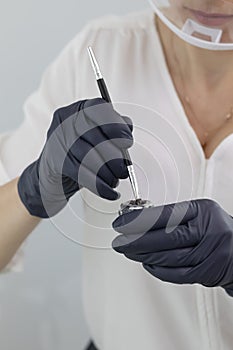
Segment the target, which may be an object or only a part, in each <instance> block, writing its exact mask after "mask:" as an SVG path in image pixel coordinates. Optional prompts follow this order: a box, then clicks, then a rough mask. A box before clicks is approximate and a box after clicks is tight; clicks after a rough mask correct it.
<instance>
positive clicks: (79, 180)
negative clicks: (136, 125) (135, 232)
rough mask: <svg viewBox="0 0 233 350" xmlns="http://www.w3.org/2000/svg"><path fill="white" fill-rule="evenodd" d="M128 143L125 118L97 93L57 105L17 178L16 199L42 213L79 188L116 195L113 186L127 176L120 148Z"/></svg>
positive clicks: (107, 196)
mask: <svg viewBox="0 0 233 350" xmlns="http://www.w3.org/2000/svg"><path fill="white" fill-rule="evenodd" d="M132 144H133V137H132V122H131V120H130V119H129V118H128V117H123V116H121V115H120V114H119V113H117V112H116V111H115V110H114V109H113V107H112V105H111V104H110V103H106V102H105V101H104V100H103V99H101V98H97V99H92V100H83V101H79V102H76V103H74V104H72V105H70V106H67V107H63V108H60V109H58V110H57V111H56V112H55V113H54V116H53V120H52V123H51V125H50V128H49V130H48V133H47V141H46V143H45V146H44V148H43V151H42V153H41V155H40V157H39V158H38V160H36V161H35V162H34V163H32V164H31V165H29V166H28V167H27V168H26V169H25V170H24V172H23V173H22V175H21V176H20V178H19V181H18V192H19V196H20V199H21V201H22V202H23V204H24V205H25V207H26V208H27V210H28V212H29V213H30V214H31V215H33V216H37V217H40V218H48V217H51V216H53V215H55V214H57V213H58V212H59V211H60V210H61V209H62V208H64V206H65V205H66V204H67V201H68V200H69V198H70V197H71V196H73V195H74V194H75V193H76V192H77V191H79V190H80V189H81V188H82V187H85V188H87V189H89V190H90V191H91V192H93V193H95V194H96V195H98V196H99V197H102V198H105V199H109V200H116V199H118V198H119V197H120V194H119V193H118V192H116V191H115V190H114V188H115V187H117V185H118V183H119V179H125V178H127V177H128V171H127V167H126V164H125V160H124V157H123V154H122V151H123V150H126V149H127V148H129V147H131V146H132Z"/></svg>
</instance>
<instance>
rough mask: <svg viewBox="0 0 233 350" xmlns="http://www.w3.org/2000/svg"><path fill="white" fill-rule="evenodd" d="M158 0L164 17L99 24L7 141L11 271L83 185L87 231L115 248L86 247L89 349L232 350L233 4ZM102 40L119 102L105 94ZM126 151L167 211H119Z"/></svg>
mask: <svg viewBox="0 0 233 350" xmlns="http://www.w3.org/2000/svg"><path fill="white" fill-rule="evenodd" d="M150 2H151V4H152V6H153V9H154V11H153V12H152V11H148V10H146V11H143V12H140V13H133V14H129V15H125V16H122V17H117V16H107V17H105V18H101V19H98V20H95V21H93V22H91V23H89V24H88V25H87V26H86V27H85V28H84V29H83V31H81V32H80V33H79V34H78V35H77V37H76V38H75V39H74V40H73V41H72V42H71V43H70V44H69V45H68V46H67V47H66V48H65V50H64V51H63V53H62V54H61V55H60V56H59V58H58V59H57V60H56V61H55V62H54V63H53V64H52V65H51V66H50V67H49V68H48V70H47V71H46V73H45V75H44V76H43V79H42V83H41V86H40V88H39V90H38V91H37V92H36V93H34V94H33V95H32V96H31V97H30V98H29V100H28V101H27V103H26V105H25V114H26V119H25V121H24V123H23V125H22V126H21V127H20V128H19V129H18V130H16V131H15V132H13V133H10V134H8V135H4V136H3V137H2V140H1V166H0V170H1V179H2V183H3V186H2V187H1V189H0V191H1V192H0V194H1V196H0V203H1V204H0V205H1V208H2V210H1V211H0V213H1V214H0V215H1V222H2V234H1V244H0V252H1V254H0V256H1V262H0V263H1V265H0V266H1V268H3V267H5V266H6V264H7V263H8V262H9V261H10V259H11V258H12V257H13V255H14V254H15V253H16V251H17V249H18V248H19V246H20V245H21V243H22V242H23V241H24V240H25V238H26V237H27V235H28V234H29V233H30V232H31V231H32V229H33V227H35V225H37V223H38V221H39V220H40V219H39V218H45V217H53V216H54V215H56V214H58V213H60V212H61V210H62V209H63V208H65V207H67V206H66V203H67V201H69V199H70V198H71V197H72V196H73V195H74V194H75V193H76V192H80V190H81V191H82V198H83V205H84V208H85V220H86V221H85V222H86V224H85V227H84V233H85V235H84V236H85V240H87V241H89V242H93V240H94V241H95V242H98V245H99V247H102V248H106V246H107V245H108V244H107V243H106V242H109V241H112V240H113V243H112V244H113V248H114V249H93V246H92V247H90V246H89V247H88V245H86V246H85V248H84V258H83V263H84V273H83V290H84V293H83V295H84V306H85V311H86V317H87V322H88V324H89V329H90V333H91V336H92V339H93V342H94V343H93V344H92V345H90V349H94V348H95V347H97V348H98V349H99V350H109V349H111V350H119V349H122V350H126V349H127V350H128V349H132V350H133V349H134V350H137V349H138V350H139V349H142V348H143V349H147V350H152V349H155V348H156V349H160V350H167V349H171V348H172V349H187V348H188V349H190V350H196V349H197V348H202V349H226V350H228V349H231V347H232V340H233V338H232V332H231V329H232V325H233V312H232V311H233V303H232V300H233V299H232V296H233V292H232V291H233V248H232V247H233V245H232V238H233V224H232V217H231V215H232V214H233V203H232V194H231V193H232V189H233V180H232V176H231V173H232V170H233V155H232V151H231V150H232V146H233V137H232V134H233V107H232V94H231V91H232V81H233V80H232V76H233V70H232V63H233V51H232V50H233V42H232V31H233V25H232V19H233V2H232V1H231V0H226V1H225V0H210V1H209V0H204V1H203V0H202V1H197V0H195V1H194V0H172V1H157V0H153V1H152V0H151V1H150ZM89 45H91V46H92V47H93V48H94V51H95V53H96V55H97V56H98V57H100V59H101V65H102V66H103V67H104V74H105V78H106V81H107V82H108V86H109V91H111V94H112V96H114V101H116V102H118V103H116V104H114V107H115V108H113V106H112V105H111V104H110V105H109V104H107V103H105V102H104V101H103V100H101V99H95V97H96V96H97V93H98V90H97V89H96V85H95V82H94V81H93V76H92V73H93V72H92V70H91V67H90V65H89V62H88V59H87V58H86V48H87V46H89ZM87 97H88V100H87ZM75 101H78V102H75ZM64 106H67V107H64ZM61 107H63V108H61ZM55 110H56V112H55V113H54V116H53V112H54V111H55ZM116 110H117V112H116ZM128 112H130V113H128ZM126 115H127V116H129V117H130V118H131V119H129V118H127V117H126ZM52 116H53V117H52ZM66 122H67V123H66ZM113 126H114V127H113ZM47 130H48V133H47V137H46V138H45V135H46V131H47ZM133 130H134V131H133ZM83 131H84V132H83ZM132 131H133V132H134V145H133V147H132V144H133V139H132ZM70 133H71V134H70ZM70 135H71V136H70ZM68 136H69V137H70V138H71V139H69V137H68ZM102 143H103V145H107V147H101V144H102ZM28 145H30V147H28ZM99 147H100V148H99ZM123 149H130V152H131V153H132V158H133V160H134V162H135V164H136V165H137V173H138V177H139V180H140V181H139V183H140V186H141V188H140V190H141V193H142V196H143V197H147V195H149V197H150V199H151V200H152V201H153V203H154V207H151V208H145V209H143V210H139V211H133V212H130V213H123V214H122V215H120V216H118V214H117V212H118V208H119V204H120V201H122V200H124V199H127V198H128V196H129V191H128V186H127V185H128V182H126V181H121V179H125V178H126V177H127V173H126V168H125V165H124V159H123V156H122V153H121V151H122V150H123ZM16 150H17V151H18V152H19V153H20V154H19V157H17V158H16V157H15V151H16ZM60 160H62V162H60ZM95 162H96V163H95ZM83 163H84V164H83ZM26 166H27V167H26ZM91 166H92V168H91V171H92V173H93V174H94V177H93V176H91V173H90V171H89V170H90V169H89V167H91ZM25 168H26V169H25ZM75 169H76V170H77V171H76V172H75ZM79 169H80V177H79V174H77V173H78V172H79V171H78V170H79ZM15 177H19V178H16V179H14V178H15ZM10 179H13V180H12V181H11V182H8V183H6V182H7V180H8V181H9V180H10ZM119 179H120V184H119V181H118V180H119ZM145 180H146V181H145ZM4 183H6V184H5V185H4ZM118 184H119V187H118V191H119V192H118V193H117V191H116V190H115V188H116V187H117V186H118ZM147 184H148V187H147ZM119 193H121V195H122V198H121V199H119ZM109 200H110V201H109ZM12 212H13V213H14V215H13V217H14V219H13V220H12ZM112 226H113V227H112ZM115 231H117V233H120V235H119V236H117V237H116V232H115ZM96 244H97V243H96ZM118 253H123V254H118ZM124 255H125V256H124ZM148 272H149V273H148ZM207 287H208V288H207ZM94 344H95V345H94Z"/></svg>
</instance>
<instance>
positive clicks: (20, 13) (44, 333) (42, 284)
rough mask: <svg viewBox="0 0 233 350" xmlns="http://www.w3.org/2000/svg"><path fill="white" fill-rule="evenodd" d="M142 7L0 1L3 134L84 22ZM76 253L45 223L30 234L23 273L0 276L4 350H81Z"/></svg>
mask: <svg viewBox="0 0 233 350" xmlns="http://www.w3.org/2000/svg"><path fill="white" fill-rule="evenodd" d="M146 6H147V3H146V0H117V1H116V0H115V1H110V0H98V1H94V0H83V1H77V0H76V1H75V0H66V1H62V0H61V1H55V0H40V1H39V0H38V1H35V0H20V1H11V0H9V1H4V2H3V0H1V11H0V44H1V45H0V50H1V51H0V52H1V64H0V92H1V95H0V96H1V98H0V111H1V112H0V113H1V117H0V130H1V132H4V131H6V130H9V129H14V128H16V127H17V126H18V125H19V124H20V123H21V122H22V119H23V112H22V104H23V102H24V100H25V99H26V97H27V96H28V95H29V94H30V93H31V92H32V91H33V90H35V89H36V88H37V86H38V84H39V81H40V77H41V74H42V72H43V70H44V69H45V68H46V66H47V65H48V64H49V63H50V62H51V61H52V60H53V59H54V58H55V57H56V55H57V54H58V53H59V52H60V50H61V49H62V48H63V47H64V45H65V44H66V43H67V42H68V41H69V40H71V39H72V38H73V37H74V36H75V34H76V33H77V32H78V31H79V30H80V29H81V28H82V27H83V25H84V24H85V23H86V22H87V21H88V20H90V19H92V18H95V17H99V16H101V15H105V14H108V13H117V14H124V13H127V12H130V11H137V10H139V9H143V8H145V7H146ZM29 146H30V145H29ZM16 156H18V155H17V150H16ZM77 229H78V228H77ZM81 252H82V250H81V247H79V246H78V245H75V244H74V243H72V242H70V241H68V240H67V239H65V238H64V237H63V236H62V235H61V234H59V232H58V231H57V230H56V228H55V227H54V226H53V225H52V224H51V223H50V222H48V221H47V222H43V223H42V224H41V225H40V226H39V227H38V228H37V229H36V230H35V231H34V232H33V234H32V235H31V236H30V238H29V239H28V242H27V245H26V248H25V267H24V272H23V273H19V274H5V275H0V349H1V350H32V349H33V350H66V349H67V350H82V349H83V348H84V346H85V345H86V342H87V341H88V339H89V334H88V328H87V326H86V324H85V319H84V315H83V309H82V300H81ZM109 350H110V349H109Z"/></svg>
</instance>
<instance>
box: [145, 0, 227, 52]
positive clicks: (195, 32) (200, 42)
mask: <svg viewBox="0 0 233 350" xmlns="http://www.w3.org/2000/svg"><path fill="white" fill-rule="evenodd" d="M148 1H149V3H150V4H151V6H152V8H153V10H154V11H155V13H156V14H157V15H158V17H159V18H160V20H161V21H162V22H163V23H164V24H165V25H167V26H168V27H169V28H170V30H172V31H173V32H174V33H175V34H176V35H178V36H179V37H180V38H181V39H183V40H185V41H186V42H188V43H189V44H191V45H194V46H197V47H200V48H204V49H208V50H233V0H148Z"/></svg>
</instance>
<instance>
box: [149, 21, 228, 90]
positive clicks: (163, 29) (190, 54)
mask: <svg viewBox="0 0 233 350" xmlns="http://www.w3.org/2000/svg"><path fill="white" fill-rule="evenodd" d="M156 23H157V30H158V32H159V35H160V39H161V43H162V46H163V49H164V53H165V56H166V60H167V62H168V65H169V68H171V69H172V71H173V73H174V74H179V73H180V72H182V76H183V77H185V80H186V82H188V83H189V84H190V85H191V86H193V87H195V86H196V87H197V88H200V87H203V88H204V89H211V90H213V89H215V88H216V89H219V88H221V87H222V86H225V88H226V86H228V85H229V87H231V89H232V85H233V84H232V81H233V50H229V51H212V50H207V49H202V48H199V47H195V46H193V45H191V44H189V43H187V42H185V41H184V40H182V39H180V38H179V37H178V36H177V35H175V34H174V33H173V32H172V31H171V30H170V29H169V28H168V27H167V26H166V25H165V24H164V23H163V22H162V21H161V20H160V19H159V18H158V17H157V18H156ZM177 64H178V65H179V67H177ZM178 72H179V73H178Z"/></svg>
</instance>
